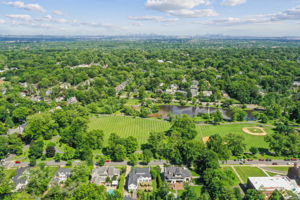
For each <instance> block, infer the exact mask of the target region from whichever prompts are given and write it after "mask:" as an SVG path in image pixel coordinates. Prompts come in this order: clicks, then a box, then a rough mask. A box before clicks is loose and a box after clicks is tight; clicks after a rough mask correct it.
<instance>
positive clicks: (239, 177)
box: [231, 166, 244, 183]
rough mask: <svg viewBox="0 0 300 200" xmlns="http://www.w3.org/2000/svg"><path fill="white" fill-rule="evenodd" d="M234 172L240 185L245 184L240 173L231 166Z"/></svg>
mask: <svg viewBox="0 0 300 200" xmlns="http://www.w3.org/2000/svg"><path fill="white" fill-rule="evenodd" d="M231 168H232V170H233V171H234V173H235V174H236V176H237V177H238V179H239V181H240V183H243V182H244V181H243V179H242V178H241V176H240V175H239V173H238V172H237V171H236V169H235V168H234V166H231Z"/></svg>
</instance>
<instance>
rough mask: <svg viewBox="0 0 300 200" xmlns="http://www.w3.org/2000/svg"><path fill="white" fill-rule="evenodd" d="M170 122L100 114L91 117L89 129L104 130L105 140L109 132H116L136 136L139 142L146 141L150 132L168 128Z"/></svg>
mask: <svg viewBox="0 0 300 200" xmlns="http://www.w3.org/2000/svg"><path fill="white" fill-rule="evenodd" d="M169 127H170V124H169V123H168V122H165V121H162V120H158V119H142V118H133V117H122V116H100V117H93V118H91V120H90V123H89V129H90V130H95V129H100V130H103V131H104V134H105V141H107V139H108V138H109V134H110V133H116V134H117V135H119V136H121V137H128V136H133V137H136V138H137V140H138V142H139V144H143V143H146V142H147V139H148V137H149V134H150V133H151V132H162V131H166V130H168V129H169Z"/></svg>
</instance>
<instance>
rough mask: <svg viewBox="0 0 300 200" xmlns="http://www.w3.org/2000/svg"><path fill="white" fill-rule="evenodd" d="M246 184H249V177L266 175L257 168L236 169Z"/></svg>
mask: <svg viewBox="0 0 300 200" xmlns="http://www.w3.org/2000/svg"><path fill="white" fill-rule="evenodd" d="M234 168H235V169H236V171H237V172H238V174H239V175H240V177H241V178H242V180H243V182H244V183H247V180H248V177H262V176H266V174H265V173H264V172H263V171H262V170H260V169H258V168H257V167H234Z"/></svg>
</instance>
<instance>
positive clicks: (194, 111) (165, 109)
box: [159, 105, 256, 121]
mask: <svg viewBox="0 0 300 200" xmlns="http://www.w3.org/2000/svg"><path fill="white" fill-rule="evenodd" d="M217 110H220V111H221V112H222V114H223V119H224V120H231V117H232V113H231V112H230V111H229V110H228V109H223V108H219V109H217V108H211V107H193V106H175V105H161V106H159V114H160V115H161V116H162V118H164V119H166V118H168V113H172V114H173V115H182V114H187V115H189V116H190V117H193V116H197V115H199V114H204V113H214V112H216V111H217ZM246 112H247V115H246V118H245V120H246V121H255V120H256V118H255V117H254V116H253V112H254V110H247V111H246Z"/></svg>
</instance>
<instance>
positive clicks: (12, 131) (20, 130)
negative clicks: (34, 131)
mask: <svg viewBox="0 0 300 200" xmlns="http://www.w3.org/2000/svg"><path fill="white" fill-rule="evenodd" d="M25 127H26V124H22V125H20V126H18V127H17V128H13V129H8V130H7V135H12V134H15V133H17V134H19V135H22V134H23V132H24V129H25Z"/></svg>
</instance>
